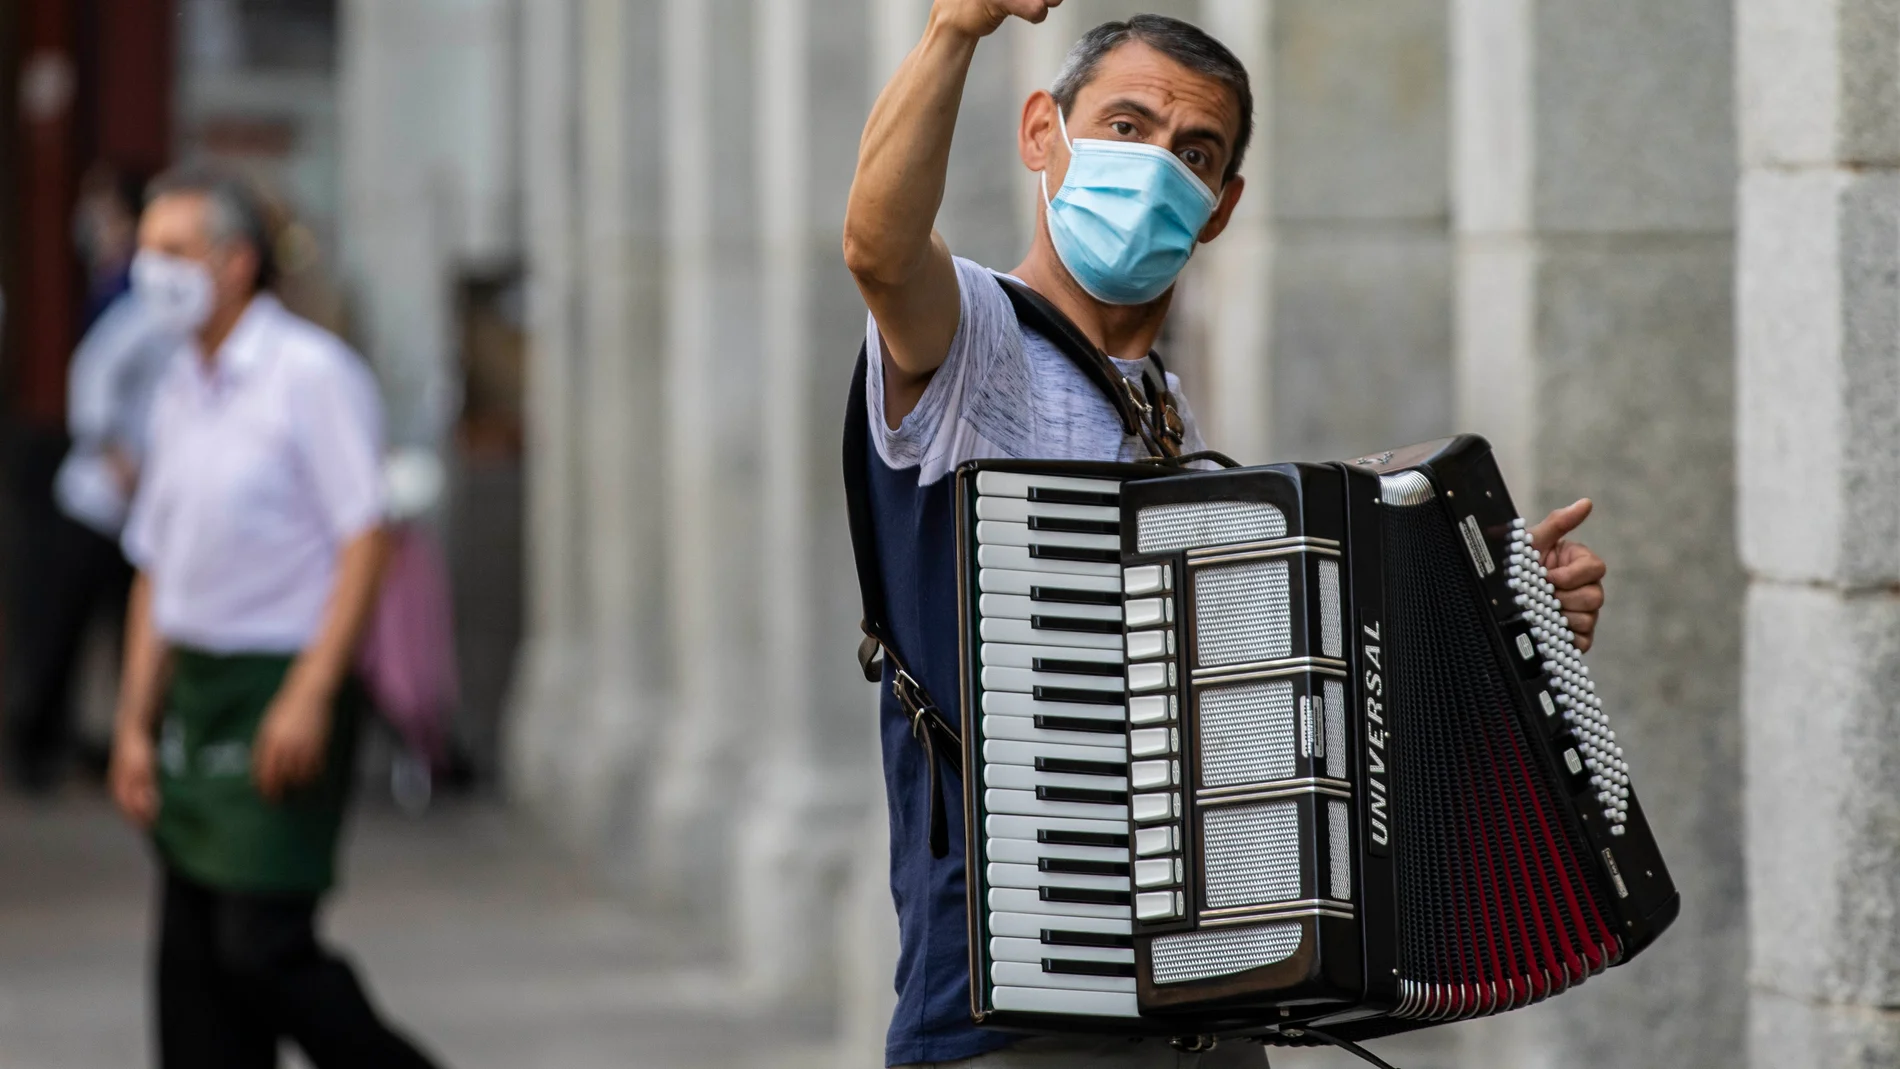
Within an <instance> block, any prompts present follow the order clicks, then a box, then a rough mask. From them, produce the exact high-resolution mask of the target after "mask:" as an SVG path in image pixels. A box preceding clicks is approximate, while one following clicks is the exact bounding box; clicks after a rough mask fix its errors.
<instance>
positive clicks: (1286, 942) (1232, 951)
mask: <svg viewBox="0 0 1900 1069" xmlns="http://www.w3.org/2000/svg"><path fill="white" fill-rule="evenodd" d="M1298 949H1300V925H1299V922H1297V921H1280V922H1277V923H1274V924H1262V925H1259V926H1258V927H1254V928H1233V929H1220V928H1214V929H1209V930H1207V931H1200V932H1183V933H1181V934H1179V935H1162V936H1156V937H1155V941H1154V945H1153V954H1154V982H1155V983H1157V984H1179V983H1186V982H1187V981H1189V980H1206V979H1209V978H1211V977H1215V976H1229V975H1232V974H1233V973H1237V972H1246V971H1247V970H1248V969H1258V968H1260V967H1261V966H1263V965H1273V964H1275V963H1277V962H1282V961H1285V960H1286V959H1288V958H1290V957H1292V956H1293V952H1294V951H1296V950H1298Z"/></svg>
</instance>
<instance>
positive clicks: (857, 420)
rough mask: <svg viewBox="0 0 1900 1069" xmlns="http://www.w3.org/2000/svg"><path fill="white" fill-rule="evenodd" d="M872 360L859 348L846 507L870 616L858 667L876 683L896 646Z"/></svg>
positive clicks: (847, 437) (847, 430)
mask: <svg viewBox="0 0 1900 1069" xmlns="http://www.w3.org/2000/svg"><path fill="white" fill-rule="evenodd" d="M869 354H870V344H869V343H868V342H867V343H865V344H864V345H862V346H860V347H859V348H858V367H857V370H856V371H854V372H853V373H852V375H851V397H850V400H849V401H847V402H846V403H845V407H844V507H845V513H846V515H847V516H848V517H849V519H850V522H851V555H852V557H853V558H854V559H855V560H856V562H857V567H858V596H859V598H860V599H862V601H863V603H864V616H863V618H862V620H861V621H860V622H859V624H858V626H859V627H860V628H861V629H862V630H863V631H864V641H862V642H860V643H859V644H858V667H859V668H860V669H862V670H863V671H864V678H865V679H866V680H867V681H869V682H872V683H876V682H878V681H879V680H881V679H883V669H882V667H881V666H879V665H878V663H877V657H878V651H879V648H880V647H883V648H889V647H890V646H891V645H892V642H891V632H890V626H889V625H888V624H887V623H886V622H885V619H884V573H883V572H882V571H881V570H880V569H879V567H878V562H877V540H876V533H875V532H874V531H873V530H872V528H871V487H870V474H869V467H870V463H871V419H870V413H869V408H870V402H869V400H868V397H867V391H866V386H865V381H866V379H865V376H866V375H867V373H868V366H869Z"/></svg>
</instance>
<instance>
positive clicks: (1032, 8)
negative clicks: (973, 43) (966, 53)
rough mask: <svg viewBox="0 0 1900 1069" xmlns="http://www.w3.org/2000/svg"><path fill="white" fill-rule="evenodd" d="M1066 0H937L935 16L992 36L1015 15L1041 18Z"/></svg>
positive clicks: (976, 33) (951, 24)
mask: <svg viewBox="0 0 1900 1069" xmlns="http://www.w3.org/2000/svg"><path fill="white" fill-rule="evenodd" d="M1061 5H1062V0H936V3H935V4H933V5H932V6H931V11H930V14H931V17H932V18H933V19H934V20H936V21H938V22H939V23H941V24H942V25H945V26H948V27H950V28H952V29H955V30H959V31H962V32H963V33H967V34H969V35H970V36H972V37H988V36H989V35H990V34H992V33H995V32H996V28H997V27H998V26H1001V25H1002V24H1003V23H1004V22H1006V21H1008V19H1009V17H1010V16H1011V15H1014V16H1016V17H1017V18H1019V19H1023V20H1024V21H1027V22H1041V21H1042V20H1044V19H1046V18H1048V17H1049V12H1050V11H1051V10H1052V9H1054V8H1057V7H1060V6H1061Z"/></svg>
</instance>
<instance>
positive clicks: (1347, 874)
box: [1326, 798, 1352, 902]
mask: <svg viewBox="0 0 1900 1069" xmlns="http://www.w3.org/2000/svg"><path fill="white" fill-rule="evenodd" d="M1351 822H1352V811H1351V810H1350V809H1349V808H1348V807H1347V805H1346V803H1345V802H1342V801H1340V800H1339V799H1337V798H1334V799H1331V800H1329V801H1328V802H1327V803H1326V852H1327V856H1328V858H1329V861H1330V866H1329V867H1330V869H1331V871H1330V872H1328V873H1327V877H1328V878H1327V884H1328V885H1329V886H1328V887H1327V891H1328V893H1329V894H1331V896H1332V897H1333V898H1336V899H1338V900H1339V901H1341V902H1350V901H1352V852H1351V850H1352V837H1351V832H1350V831H1348V830H1347V829H1348V827H1349V825H1350V824H1351Z"/></svg>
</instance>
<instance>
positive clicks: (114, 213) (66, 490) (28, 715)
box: [5, 167, 183, 793]
mask: <svg viewBox="0 0 1900 1069" xmlns="http://www.w3.org/2000/svg"><path fill="white" fill-rule="evenodd" d="M139 200H140V195H139V192H138V190H137V187H136V185H134V184H133V182H132V180H130V179H129V178H126V177H123V176H121V175H120V173H119V172H117V171H115V170H113V169H111V168H108V167H95V168H94V169H93V170H92V171H91V172H90V173H88V175H87V177H86V182H85V184H84V186H83V187H82V188H81V190H80V196H79V204H78V206H77V207H76V208H75V209H74V212H73V240H74V243H75V244H76V245H77V247H78V251H79V254H80V258H81V260H82V261H83V262H84V263H85V265H86V276H87V282H88V286H87V303H86V322H87V324H88V326H87V330H86V334H85V337H84V338H83V339H82V340H81V341H80V343H79V348H78V350H77V351H76V352H75V353H74V354H73V359H72V365H71V368H70V370H69V372H68V374H69V382H68V385H67V391H66V405H67V421H66V431H67V435H68V436H69V438H70V440H71V444H70V446H68V448H67V450H66V453H65V457H64V459H63V460H62V461H61V462H60V466H59V469H58V472H57V474H56V475H54V476H53V477H52V501H51V502H50V504H49V503H48V502H46V501H45V500H44V499H43V497H42V496H41V495H42V494H43V493H44V483H43V482H42V481H41V480H42V479H44V478H45V476H44V474H41V475H39V476H38V477H36V478H32V479H30V480H29V482H30V483H31V486H32V487H33V488H35V490H34V492H33V493H32V494H31V495H30V496H27V497H23V498H22V512H23V516H22V525H21V539H20V545H19V553H20V559H19V565H20V571H19V580H18V586H17V588H16V591H17V595H18V597H17V602H18V612H19V615H18V617H17V618H16V620H17V623H16V626H15V627H14V629H13V632H12V657H11V659H10V661H9V666H8V667H9V671H8V673H7V692H6V708H5V716H6V728H7V737H6V743H7V756H8V761H9V766H10V767H9V773H10V774H9V777H8V778H9V779H10V781H11V782H12V783H13V785H14V786H16V787H17V788H19V789H21V790H24V791H26V792H28V793H41V792H44V791H47V790H50V789H52V788H53V787H55V786H56V785H57V784H58V781H59V778H60V774H61V772H62V771H63V770H64V768H65V765H66V758H67V751H68V750H69V749H70V748H71V741H72V736H73V729H72V722H73V678H74V674H75V671H76V668H77V665H78V661H79V653H80V650H81V648H82V646H83V644H84V640H85V637H86V633H87V631H88V629H89V628H90V626H91V625H92V624H93V623H94V621H95V620H97V619H98V618H99V617H100V616H102V615H103V616H109V617H110V618H111V619H112V620H114V621H117V620H122V619H124V617H125V599H126V593H127V591H128V590H129V589H130V587H131V582H132V569H131V566H130V565H128V564H127V563H126V561H125V557H124V555H123V554H121V553H120V551H119V529H120V526H121V525H122V524H123V523H124V522H125V513H126V509H127V508H128V507H129V505H130V503H131V497H132V490H133V488H134V487H135V486H136V485H137V483H138V473H139V465H140V462H141V460H142V458H143V455H144V451H145V430H146V423H147V416H148V414H149V412H150V410H151V400H152V391H153V389H154V387H155V386H156V385H157V382H158V372H159V370H160V369H161V368H162V367H164V365H165V363H166V362H167V361H168V360H169V358H170V357H171V355H172V354H173V353H174V352H176V351H177V349H178V347H179V345H180V344H181V343H182V341H183V335H182V334H181V333H180V332H179V331H178V330H177V329H176V328H175V327H173V326H172V325H171V324H168V323H166V322H164V321H163V320H162V319H160V318H159V317H157V316H155V315H153V314H152V312H151V309H150V308H149V307H148V306H147V305H146V304H145V303H144V302H143V301H140V300H139V299H138V298H137V297H136V296H135V295H133V294H131V293H129V292H128V287H129V281H128V277H129V275H130V271H131V262H132V253H133V251H134V249H135V247H136V241H137V226H138V210H139ZM29 466H30V467H31V466H34V465H29ZM39 470H40V471H41V472H42V473H43V471H44V469H43V468H41V469H39ZM55 506H56V507H55ZM82 747H83V748H84V749H85V751H86V756H87V757H88V758H89V759H90V760H91V761H92V762H94V764H93V767H94V769H95V772H96V771H97V770H98V769H101V768H103V759H104V753H105V748H104V746H103V744H102V742H93V743H92V744H91V746H89V747H86V746H84V744H83V742H82Z"/></svg>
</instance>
